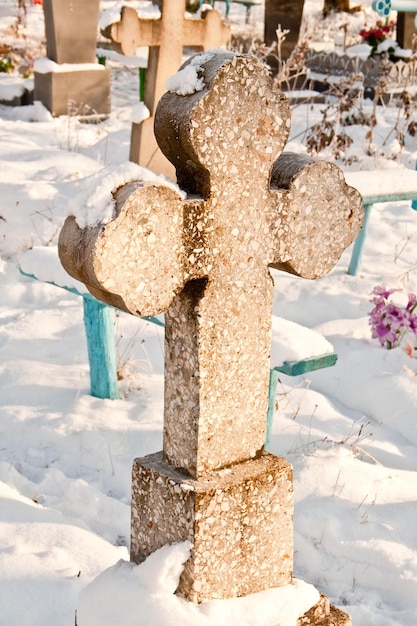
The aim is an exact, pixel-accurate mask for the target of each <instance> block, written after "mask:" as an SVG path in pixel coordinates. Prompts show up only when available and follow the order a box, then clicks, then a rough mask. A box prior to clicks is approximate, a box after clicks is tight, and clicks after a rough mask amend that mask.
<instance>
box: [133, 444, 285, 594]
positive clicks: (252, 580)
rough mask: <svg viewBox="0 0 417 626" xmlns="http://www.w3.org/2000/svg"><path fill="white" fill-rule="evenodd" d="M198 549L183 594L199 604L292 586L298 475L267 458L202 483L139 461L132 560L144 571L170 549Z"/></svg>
mask: <svg viewBox="0 0 417 626" xmlns="http://www.w3.org/2000/svg"><path fill="white" fill-rule="evenodd" d="M187 539H188V540H190V541H191V542H192V544H193V549H192V552H191V556H190V558H189V560H188V561H187V562H186V564H185V566H184V571H183V573H182V576H181V579H180V583H179V586H178V589H177V593H179V594H180V595H183V596H185V597H186V598H188V599H189V600H191V601H192V602H205V601H208V600H212V599H215V598H218V599H225V598H231V597H239V596H244V595H248V594H250V593H255V592H258V591H262V590H264V589H269V588H271V587H280V586H282V585H287V584H289V583H290V582H291V579H292V565H293V483H292V467H291V465H290V463H288V462H287V461H286V460H285V459H282V458H279V457H275V456H273V455H272V454H268V453H264V454H263V455H261V456H260V457H259V458H258V459H253V460H250V461H246V462H243V463H239V464H237V465H234V466H231V467H229V468H226V469H222V470H218V471H216V472H213V473H212V474H210V476H209V477H207V478H206V479H204V480H196V479H193V478H191V477H189V476H187V475H185V474H182V473H180V472H178V471H177V470H175V469H174V468H173V467H172V466H170V465H169V464H168V463H167V462H166V461H164V459H163V456H162V452H158V453H156V454H151V455H149V456H146V457H144V458H141V459H136V460H135V461H134V464H133V480H132V525H131V549H130V558H131V560H132V561H135V562H136V563H140V562H142V561H144V560H145V559H146V557H147V556H148V555H149V554H151V553H152V552H154V551H155V550H157V549H158V548H160V547H162V546H163V545H165V544H167V543H173V542H177V541H184V540H187Z"/></svg>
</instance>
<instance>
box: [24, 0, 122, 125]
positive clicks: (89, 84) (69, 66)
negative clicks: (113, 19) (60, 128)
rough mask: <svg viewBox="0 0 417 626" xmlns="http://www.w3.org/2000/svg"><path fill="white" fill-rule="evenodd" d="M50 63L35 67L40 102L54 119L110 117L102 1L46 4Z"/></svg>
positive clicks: (38, 63)
mask: <svg viewBox="0 0 417 626" xmlns="http://www.w3.org/2000/svg"><path fill="white" fill-rule="evenodd" d="M43 11H44V16H45V33H46V46H47V59H38V60H37V61H36V62H35V94H34V98H35V100H40V101H41V102H42V103H43V104H44V105H45V107H46V108H47V109H48V110H49V111H50V112H51V113H52V115H56V116H58V115H67V114H69V112H70V111H72V112H73V113H75V114H78V115H92V114H98V115H105V114H107V113H109V112H110V71H109V70H108V69H106V68H105V67H103V66H102V65H99V64H98V63H97V59H96V41H97V23H98V14H99V0H88V2H87V1H86V0H71V1H70V2H69V1H67V0H44V1H43Z"/></svg>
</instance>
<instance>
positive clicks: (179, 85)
mask: <svg viewBox="0 0 417 626" xmlns="http://www.w3.org/2000/svg"><path fill="white" fill-rule="evenodd" d="M221 52H224V50H221ZM215 53H216V51H210V52H203V53H202V54H196V56H194V57H192V59H191V60H190V62H189V63H188V64H187V65H185V66H184V67H183V68H182V69H180V70H178V72H177V73H176V74H174V75H173V76H170V78H168V80H167V81H166V83H165V86H166V88H167V89H168V91H170V92H171V93H176V94H177V95H179V96H188V95H191V94H193V93H196V92H197V91H202V90H203V89H204V87H205V84H204V78H203V77H202V76H199V73H200V72H201V66H202V65H203V63H206V62H207V61H210V59H212V58H213V57H214V54H215Z"/></svg>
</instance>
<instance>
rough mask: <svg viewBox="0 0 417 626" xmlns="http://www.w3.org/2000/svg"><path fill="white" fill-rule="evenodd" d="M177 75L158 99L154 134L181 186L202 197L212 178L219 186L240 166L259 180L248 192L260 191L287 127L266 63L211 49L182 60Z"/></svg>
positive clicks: (286, 113) (241, 174)
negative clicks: (168, 88)
mask: <svg viewBox="0 0 417 626" xmlns="http://www.w3.org/2000/svg"><path fill="white" fill-rule="evenodd" d="M193 78H194V83H193V82H192V80H193ZM176 79H177V80H171V81H170V82H168V86H169V87H170V88H171V91H169V92H168V93H166V94H165V95H164V96H163V97H162V98H161V100H160V101H159V104H158V108H157V111H156V115H155V135H156V138H157V141H158V144H159V146H160V148H161V150H162V152H163V153H164V154H165V156H166V157H167V158H168V159H169V160H170V161H171V162H172V163H173V164H174V166H175V167H176V171H177V180H178V184H179V185H180V187H181V188H182V189H184V190H185V191H186V192H187V193H189V194H192V195H193V194H198V195H201V196H202V197H203V198H207V197H208V196H209V195H210V193H211V191H212V187H213V185H214V186H215V185H216V181H219V180H221V184H222V185H223V186H224V184H225V179H227V178H228V177H229V178H230V179H233V177H235V176H236V174H237V173H238V172H239V177H240V179H241V180H242V179H244V178H245V177H250V180H251V181H252V182H253V183H257V184H256V185H255V187H258V189H257V190H256V189H255V188H252V193H258V192H261V193H262V192H263V191H264V190H265V189H267V187H268V185H269V174H270V169H271V166H272V164H273V163H274V161H275V160H276V159H277V158H278V157H279V155H280V154H281V152H282V150H283V148H284V146H285V144H286V142H287V138H288V133H289V128H290V109H289V105H288V101H287V99H286V97H285V96H284V95H283V93H282V92H281V91H280V90H278V89H274V87H273V84H272V80H271V78H270V76H269V73H268V70H267V68H266V67H265V65H264V64H263V63H261V62H260V61H259V60H258V59H256V57H254V56H252V55H241V54H234V53H231V52H225V51H224V50H219V51H215V50H210V51H208V52H206V53H202V54H199V55H196V56H194V57H192V58H191V59H189V60H188V61H187V62H186V63H184V65H182V67H181V68H180V70H179V72H178V74H177V76H176ZM184 96H186V97H184ZM254 172H256V173H257V176H256V180H254V176H253V173H254Z"/></svg>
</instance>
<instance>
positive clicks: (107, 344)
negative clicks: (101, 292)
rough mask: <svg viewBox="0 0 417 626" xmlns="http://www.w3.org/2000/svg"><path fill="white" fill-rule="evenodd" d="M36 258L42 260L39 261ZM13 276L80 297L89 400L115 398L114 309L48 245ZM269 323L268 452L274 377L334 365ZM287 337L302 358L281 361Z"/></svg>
mask: <svg viewBox="0 0 417 626" xmlns="http://www.w3.org/2000/svg"><path fill="white" fill-rule="evenodd" d="M42 259H44V260H43V261H42ZM42 267H43V268H47V270H46V274H48V272H49V273H50V275H51V279H48V277H47V276H46V274H45V271H44V270H42V269H41V268H42ZM51 268H52V269H51ZM19 271H20V273H21V274H22V275H24V276H27V277H29V278H32V279H34V280H40V281H41V282H44V283H47V284H49V285H54V286H55V287H59V288H61V289H65V290H66V291H69V292H70V293H73V294H76V295H78V296H81V297H82V299H83V309H84V328H85V336H86V341H87V351H88V361H89V365H90V391H91V395H92V396H95V397H96V398H103V399H104V398H107V399H111V400H117V399H120V393H119V388H118V380H117V363H116V347H115V339H114V317H115V309H114V308H113V307H111V306H109V305H107V304H104V303H103V302H100V301H99V300H97V299H96V298H94V297H93V296H92V295H91V294H90V293H89V292H88V291H87V289H86V287H85V286H84V285H83V284H82V283H79V282H78V281H75V280H74V279H72V278H71V277H70V276H68V274H67V273H66V272H65V270H64V269H63V267H62V266H61V264H60V261H59V258H58V252H57V248H56V247H54V246H51V247H44V248H35V249H34V250H29V251H28V252H27V253H26V254H25V255H23V257H22V259H21V262H20V266H19ZM142 319H145V320H147V321H149V322H151V323H153V324H157V325H158V326H162V327H164V322H163V321H161V320H160V319H159V318H158V317H144V318H142ZM275 322H276V325H277V326H278V328H279V331H280V332H279V334H278V335H277V333H275V334H274V330H273V333H272V351H271V361H272V362H273V361H274V360H275V359H276V360H278V359H280V363H281V364H280V365H277V366H274V367H272V369H271V370H270V376H269V391H268V410H267V429H266V439H265V447H268V446H269V443H270V438H271V429H272V422H273V416H274V409H275V397H276V391H277V384H278V381H279V376H280V374H286V375H287V376H299V375H301V374H305V373H308V372H312V371H314V370H318V369H322V368H324V367H330V366H332V365H334V364H335V363H336V361H337V354H335V352H333V347H332V346H331V344H329V342H328V341H327V340H326V339H324V338H323V337H322V336H321V335H319V334H318V333H316V332H315V331H312V330H310V329H307V328H305V327H304V326H300V325H299V324H294V323H293V322H288V321H287V320H282V319H277V318H275ZM291 334H293V336H294V334H296V335H297V337H298V339H299V340H301V341H300V343H301V344H302V345H303V350H304V349H305V350H309V355H308V356H303V357H301V356H300V354H299V351H297V350H294V349H293V350H291V349H290V351H289V353H288V354H289V358H288V359H286V360H282V358H281V355H282V354H284V353H285V347H284V344H288V343H289V344H291V338H290V337H289V335H291ZM304 346H305V348H304ZM304 354H307V352H305V353H304Z"/></svg>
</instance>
